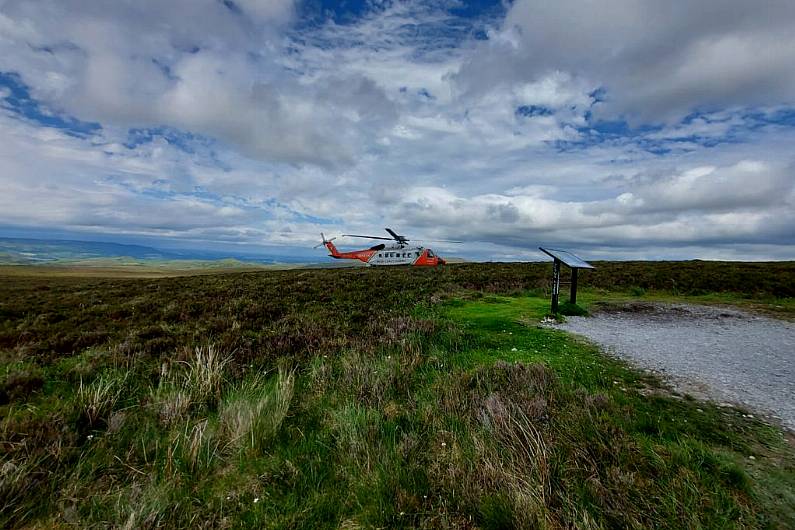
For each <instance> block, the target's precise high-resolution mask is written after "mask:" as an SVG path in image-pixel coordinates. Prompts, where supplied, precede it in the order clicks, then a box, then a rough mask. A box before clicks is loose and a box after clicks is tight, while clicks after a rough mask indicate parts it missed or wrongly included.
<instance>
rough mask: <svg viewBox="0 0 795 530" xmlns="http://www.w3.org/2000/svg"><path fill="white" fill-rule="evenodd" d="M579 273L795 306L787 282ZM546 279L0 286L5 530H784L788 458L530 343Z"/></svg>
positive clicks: (604, 289)
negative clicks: (63, 529) (40, 529)
mask: <svg viewBox="0 0 795 530" xmlns="http://www.w3.org/2000/svg"><path fill="white" fill-rule="evenodd" d="M596 265H597V269H596V270H595V271H592V272H589V273H586V274H583V276H582V279H581V281H582V285H583V286H587V288H586V289H584V291H583V295H582V297H583V300H584V301H585V303H586V305H587V304H588V303H589V302H590V301H596V300H603V299H611V298H613V299H614V298H631V297H644V298H649V299H654V298H663V299H672V298H676V299H692V300H699V301H707V302H710V303H716V302H721V303H726V302H729V303H734V304H739V305H743V306H746V307H751V308H754V309H761V310H766V311H769V312H778V313H780V314H782V315H783V316H784V317H790V316H791V314H792V313H793V307H795V306H794V305H793V302H792V299H793V297H795V264H794V263H770V264H747V263H746V264H743V263H711V262H679V263H644V262H625V263H596ZM550 269H551V267H550V266H549V264H464V265H455V266H448V267H446V268H443V269H437V270H426V269H406V268H400V269H377V268H374V269H351V270H311V271H307V270H294V271H268V272H249V273H227V274H213V275H201V276H189V277H176V278H158V279H123V278H115V277H114V278H68V277H58V278H48V277H46V276H42V275H41V274H38V275H35V276H25V275H20V274H15V275H14V276H6V277H2V278H0V418H1V419H0V526H3V527H30V526H59V525H77V526H81V527H83V526H99V527H107V526H118V527H124V528H152V527H161V526H162V527H190V528H197V527H207V528H223V527H239V526H252V527H266V528H268V527H269V528H360V527H361V528H365V527H425V528H451V527H461V528H574V527H576V528H617V527H622V528H623V527H647V528H700V527H704V528H731V527H735V528H787V527H793V526H795V452H794V451H793V445H792V443H791V441H789V440H791V437H790V438H788V437H789V436H790V435H789V434H788V433H784V432H783V431H782V430H781V429H780V428H778V427H776V426H773V425H769V424H767V423H765V422H763V421H760V420H759V419H757V418H751V417H749V415H748V414H746V413H745V411H742V410H739V409H736V408H726V407H720V406H718V405H716V404H711V403H704V402H699V401H696V400H693V399H692V398H689V397H688V396H681V395H678V394H676V393H675V392H672V391H671V390H670V389H669V388H667V387H666V386H665V385H664V384H663V383H662V382H661V381H660V380H658V379H657V378H656V377H654V376H652V375H650V374H647V373H643V372H639V371H637V370H635V369H632V368H631V367H629V366H627V365H625V364H623V363H621V362H619V361H617V360H615V359H612V358H610V357H607V356H605V355H603V354H602V353H600V352H599V351H598V350H597V349H596V348H595V347H593V346H591V345H589V344H587V343H584V342H583V341H581V340H578V339H576V338H574V337H572V336H569V335H567V334H565V333H563V332H560V331H556V330H552V329H548V328H542V327H538V325H537V324H538V321H539V320H540V319H541V318H542V317H543V316H544V315H545V314H546V312H547V308H548V299H547V297H546V296H547V294H548V285H549V277H550ZM751 457H753V458H751Z"/></svg>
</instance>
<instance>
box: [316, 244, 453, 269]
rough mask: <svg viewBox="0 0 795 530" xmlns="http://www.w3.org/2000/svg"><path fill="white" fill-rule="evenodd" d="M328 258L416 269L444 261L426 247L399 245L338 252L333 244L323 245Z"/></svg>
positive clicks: (440, 263)
mask: <svg viewBox="0 0 795 530" xmlns="http://www.w3.org/2000/svg"><path fill="white" fill-rule="evenodd" d="M325 246H326V248H328V250H329V252H330V254H329V255H330V256H331V257H332V258H336V259H357V260H359V261H362V262H364V263H366V264H367V265H368V266H379V267H380V266H389V265H413V266H417V267H423V266H424V267H435V266H437V265H444V264H445V261H444V260H443V259H442V258H440V257H439V256H437V255H436V254H434V252H433V250H431V249H429V248H426V247H418V246H409V245H401V244H391V245H384V244H381V245H375V246H373V247H370V248H368V249H363V250H354V251H351V252H340V251H338V250H337V248H336V247H335V246H334V243H332V242H330V241H328V242H326V243H325Z"/></svg>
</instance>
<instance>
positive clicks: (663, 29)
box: [0, 0, 795, 259]
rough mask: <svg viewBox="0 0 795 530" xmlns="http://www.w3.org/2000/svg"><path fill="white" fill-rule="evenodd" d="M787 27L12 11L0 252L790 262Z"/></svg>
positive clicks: (791, 11)
mask: <svg viewBox="0 0 795 530" xmlns="http://www.w3.org/2000/svg"><path fill="white" fill-rule="evenodd" d="M793 27H795V4H793V3H792V2H789V1H783V0H771V1H769V2H765V3H764V5H752V4H750V3H748V2H743V1H740V0H730V1H726V0H703V1H701V2H699V3H698V4H697V5H693V4H692V3H690V2H684V1H675V2H668V3H665V4H664V5H663V4H661V3H659V2H654V1H651V0H641V1H636V0H610V1H607V2H601V3H594V2H586V1H576V0H561V1H559V2H554V3H550V2H538V1H530V0H525V1H522V0H515V1H513V2H507V3H503V2H491V1H478V2H463V1H447V2H420V1H411V0H409V1H371V2H366V1H365V2H362V1H341V2H333V1H331V0H306V1H300V2H295V1H293V0H269V1H257V0H225V1H218V0H174V1H171V2H167V3H164V2H158V1H155V0H140V1H137V2H126V1H124V2H115V3H112V4H101V5H100V4H98V3H96V2H89V1H84V0H34V1H29V0H26V1H21V0H5V1H3V2H0V185H2V188H3V193H2V194H0V236H2V235H12V234H13V235H20V234H25V233H30V234H36V235H37V236H39V237H40V236H41V235H42V234H48V233H51V234H53V235H57V236H59V237H65V236H68V237H71V238H73V239H88V240H91V239H101V240H103V241H108V240H114V241H118V242H122V243H123V242H136V243H147V244H151V245H154V246H163V247H180V248H190V247H195V248H202V249H227V248H239V249H246V250H256V249H272V248H274V247H281V248H283V249H284V250H285V251H286V252H289V249H290V248H301V249H306V248H308V247H311V245H313V244H315V242H316V241H317V239H318V233H319V232H320V231H323V232H324V233H326V234H327V235H329V234H338V233H361V232H372V233H374V234H378V233H379V232H381V231H382V230H383V227H384V226H390V227H393V228H396V229H397V230H398V231H399V232H401V233H405V234H407V235H409V236H414V237H415V238H418V239H422V238H425V239H427V240H432V239H467V240H471V241H472V244H471V245H466V246H464V247H454V246H448V247H445V246H444V245H435V247H437V248H438V249H439V250H440V251H441V252H442V253H447V254H456V255H465V256H468V257H472V258H479V259H536V258H538V257H539V254H538V252H537V250H536V249H537V247H538V246H539V245H550V246H561V247H565V248H571V249H573V250H576V251H577V252H580V253H581V254H583V255H584V256H588V257H592V258H594V259H596V258H677V259H681V258H701V259H795V230H793V229H792V226H795V154H793V153H795V150H793V148H792V146H793V145H795V68H792V65H793V64H795V32H793V31H792V28H793ZM347 243H349V244H351V245H355V244H356V242H355V241H349V242H347Z"/></svg>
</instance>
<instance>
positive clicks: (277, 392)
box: [218, 369, 295, 454]
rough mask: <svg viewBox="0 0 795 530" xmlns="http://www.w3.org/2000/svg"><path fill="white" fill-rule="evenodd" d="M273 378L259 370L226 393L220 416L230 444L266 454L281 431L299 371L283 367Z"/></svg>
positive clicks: (237, 447) (233, 446) (220, 408)
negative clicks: (268, 377)
mask: <svg viewBox="0 0 795 530" xmlns="http://www.w3.org/2000/svg"><path fill="white" fill-rule="evenodd" d="M271 379H272V380H270V381H268V380H266V379H265V378H264V377H263V376H262V375H259V374H257V375H255V376H253V377H251V378H250V379H248V380H247V381H244V382H243V383H242V384H240V385H239V386H238V387H237V388H236V389H235V390H233V391H232V392H231V393H230V394H229V395H228V396H226V397H224V399H223V401H222V402H221V404H220V407H219V412H218V417H219V420H220V423H221V427H222V429H223V431H224V433H225V435H226V437H227V445H228V447H231V448H234V449H242V450H246V451H249V452H251V453H254V454H262V452H263V451H264V450H265V448H266V447H267V443H268V442H269V441H270V439H271V438H272V437H273V436H274V435H275V434H276V433H277V432H278V430H279V427H280V426H281V424H282V422H283V421H284V419H285V417H286V416H287V411H288V410H289V408H290V402H291V401H292V398H293V390H294V384H295V373H294V372H293V371H287V370H283V369H280V370H279V373H278V375H277V376H276V377H275V378H271ZM273 379H275V381H274V380H273Z"/></svg>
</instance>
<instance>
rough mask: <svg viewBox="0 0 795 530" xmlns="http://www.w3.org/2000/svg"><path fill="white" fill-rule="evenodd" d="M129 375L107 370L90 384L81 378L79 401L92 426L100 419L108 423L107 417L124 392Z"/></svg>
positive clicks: (81, 409)
mask: <svg viewBox="0 0 795 530" xmlns="http://www.w3.org/2000/svg"><path fill="white" fill-rule="evenodd" d="M128 375H129V373H125V374H124V375H123V376H119V375H117V374H115V373H113V372H106V373H104V374H102V375H100V376H99V377H97V378H96V379H95V380H94V381H92V382H91V384H89V385H85V384H83V380H82V379H80V386H79V387H78V389H77V403H78V407H79V409H80V411H81V412H82V414H83V415H84V417H85V418H86V419H87V420H88V424H89V425H90V426H92V427H93V426H95V425H96V424H97V423H99V422H100V420H102V421H105V422H106V423H107V419H108V418H109V417H110V414H111V412H113V409H114V407H115V406H116V403H117V402H118V400H119V398H120V397H121V395H122V393H123V392H124V387H125V383H126V381H127V376H128Z"/></svg>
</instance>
